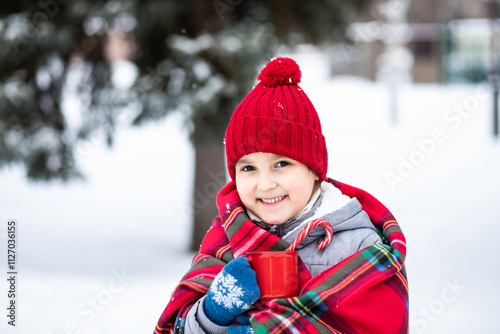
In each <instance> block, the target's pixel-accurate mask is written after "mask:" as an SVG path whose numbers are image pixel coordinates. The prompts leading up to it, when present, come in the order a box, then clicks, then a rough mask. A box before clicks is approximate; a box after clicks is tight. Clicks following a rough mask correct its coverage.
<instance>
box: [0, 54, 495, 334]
mask: <svg viewBox="0 0 500 334" xmlns="http://www.w3.org/2000/svg"><path fill="white" fill-rule="evenodd" d="M295 58H296V59H297V61H298V63H299V65H300V66H301V69H302V76H303V80H302V82H303V83H302V84H301V86H302V88H303V89H304V90H305V92H306V93H307V94H308V96H309V98H310V99H311V100H312V102H313V104H314V105H315V107H316V109H317V110H318V113H319V114H320V118H321V120H322V126H323V131H324V133H325V137H326V139H327V145H328V151H329V173H328V175H329V176H330V177H332V178H335V179H337V180H340V181H342V182H345V183H349V184H351V185H355V186H358V187H361V188H363V189H365V190H367V191H369V192H370V193H372V194H373V195H375V196H376V197H377V198H378V199H379V200H381V201H382V202H383V203H384V204H385V205H386V206H387V207H388V208H389V209H390V210H391V211H392V212H393V214H394V215H395V217H396V218H397V219H398V221H399V222H400V224H401V227H402V228H403V231H404V232H405V235H406V238H407V242H408V254H407V262H406V263H407V270H408V274H409V283H410V308H411V310H410V324H411V332H412V333H468V332H479V333H490V332H495V330H496V327H497V326H495V314H494V312H495V311H496V310H498V309H499V302H498V300H500V298H499V297H500V292H499V289H498V287H497V285H496V284H495V282H496V281H497V279H496V275H498V274H500V268H499V265H498V263H499V261H498V259H496V257H495V256H496V254H497V253H498V251H499V250H500V246H498V244H499V243H498V242H497V241H496V240H495V239H496V238H497V236H498V235H499V232H500V227H499V224H498V220H499V219H498V217H499V216H500V207H499V206H498V204H497V202H498V200H499V199H500V178H498V176H497V174H498V173H499V171H500V139H494V138H493V137H492V135H491V132H492V130H491V129H492V125H491V97H490V95H491V93H490V91H489V88H488V87H487V86H481V85H479V86H463V85H462V86H443V85H435V84H429V85H401V86H400V87H398V108H397V111H398V113H397V115H398V122H397V124H396V125H394V124H392V123H391V117H390V111H389V110H390V94H389V90H388V88H387V87H386V86H385V85H383V84H380V83H372V82H369V81H366V80H363V79H360V78H354V77H337V78H329V77H328V75H327V74H328V72H329V71H328V67H327V66H328V65H327V60H326V59H325V57H324V56H323V55H321V54H318V53H314V52H310V51H305V52H302V53H300V54H298V55H296V56H295ZM181 124H182V119H181V118H180V117H179V116H175V115H174V116H172V117H169V118H168V119H166V120H165V121H162V122H160V123H158V124H154V125H148V126H145V127H142V128H139V129H131V130H124V131H122V132H120V133H119V135H118V137H117V138H116V145H115V147H114V148H113V149H112V150H109V149H107V148H106V147H105V145H102V144H100V143H99V142H96V143H94V144H93V146H92V147H91V150H90V154H87V155H86V156H85V157H81V162H82V165H83V166H84V170H85V172H86V175H87V178H88V179H87V181H86V182H76V183H72V184H69V185H64V184H59V183H54V184H48V185H47V184H28V183H27V182H26V181H25V180H24V176H23V172H22V170H20V169H17V168H9V169H4V170H1V171H0V189H1V191H0V221H1V222H2V224H1V227H0V241H1V244H2V245H4V246H1V248H2V249H4V255H0V258H1V260H0V261H1V262H0V267H1V268H6V251H5V248H6V247H5V241H6V237H7V236H6V230H7V221H8V220H9V219H15V220H16V221H17V224H18V246H19V248H18V271H19V277H18V286H17V290H18V293H19V294H18V310H17V311H18V313H17V315H18V318H17V326H16V328H12V327H11V326H7V325H6V322H7V320H8V319H7V318H6V314H5V315H4V316H2V318H3V319H4V320H2V321H1V322H0V332H2V333H31V332H33V331H35V332H36V333H40V334H61V333H92V334H100V333H131V334H132V333H134V334H135V333H143V332H145V333H151V332H152V329H153V327H154V325H155V323H156V320H157V319H158V317H159V315H160V313H161V311H162V310H163V308H164V306H165V305H166V303H167V301H168V299H169V298H170V292H171V291H172V289H173V287H174V286H175V284H176V283H177V282H178V280H179V279H180V278H181V277H182V275H183V273H184V272H185V271H186V270H187V268H188V267H189V265H190V261H191V258H192V254H190V253H189V252H188V251H187V245H188V240H189V233H190V219H189V207H190V205H191V200H190V192H189V191H190V189H191V186H192V181H191V180H192V172H193V166H192V164H193V161H194V160H193V152H192V149H191V147H190V145H189V143H188V141H187V139H186V133H185V132H186V131H185V129H184V128H183V127H182V125H181ZM87 153H88V152H87ZM4 272H5V273H6V272H7V270H6V269H4ZM7 290H8V286H7V282H6V280H2V281H1V283H0V296H2V297H1V298H0V305H7V303H8V300H7V296H6V292H7ZM4 310H5V308H4ZM4 312H6V311H4Z"/></svg>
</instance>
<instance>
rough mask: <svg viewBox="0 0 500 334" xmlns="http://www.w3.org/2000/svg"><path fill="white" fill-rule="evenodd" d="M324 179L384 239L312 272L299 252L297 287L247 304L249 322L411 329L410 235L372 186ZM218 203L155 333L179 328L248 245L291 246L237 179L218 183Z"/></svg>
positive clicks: (292, 329)
mask: <svg viewBox="0 0 500 334" xmlns="http://www.w3.org/2000/svg"><path fill="white" fill-rule="evenodd" d="M327 181H328V182H331V183H332V184H333V185H335V186H336V187H337V188H339V189H340V190H341V192H342V193H343V194H345V195H348V196H350V197H356V198H357V199H358V200H359V202H360V203H361V205H362V207H363V209H364V210H365V211H366V213H367V214H368V215H369V217H370V219H371V220H372V222H373V224H374V225H375V226H376V227H377V229H378V230H379V231H380V234H381V235H382V239H383V240H384V244H382V245H373V246H370V247H368V248H365V249H363V250H361V251H359V252H358V253H356V254H354V255H352V256H350V257H348V258H346V259H345V260H343V261H342V262H340V263H338V264H337V265H335V266H333V267H331V268H329V269H328V270H325V271H323V272H322V273H320V274H319V275H317V276H315V277H311V275H310V274H309V272H308V271H307V269H306V268H305V266H304V264H303V263H302V262H301V261H300V260H299V267H300V268H299V270H300V272H299V276H300V278H299V280H300V286H301V292H300V293H299V295H298V296H297V297H292V298H280V299H274V300H266V301H258V302H257V303H256V304H254V307H253V308H252V309H250V310H249V311H248V312H247V314H248V315H250V324H251V326H252V327H253V329H254V331H255V333H256V334H261V333H383V334H391V333H407V332H408V284H407V279H406V271H405V268H404V260H405V255H406V243H405V238H404V236H403V233H402V232H401V229H400V228H399V225H398V223H397V222H396V220H395V219H394V217H393V216H392V214H391V213H390V212H389V210H387V209H386V207H385V206H384V205H382V204H381V203H380V202H379V201H378V200H377V199H375V198H374V197H373V196H371V195H370V194H368V193H367V192H365V191H363V190H361V189H358V188H355V187H352V186H349V185H347V184H343V183H340V182H338V181H335V180H332V179H327ZM217 206H218V208H219V214H220V216H219V217H217V218H215V219H214V221H213V224H212V227H211V229H210V230H209V231H208V232H207V235H206V236H205V238H204V240H203V242H202V245H201V247H200V251H199V253H198V254H197V255H196V256H195V257H194V259H193V265H192V267H191V269H190V270H189V271H188V272H187V274H186V275H185V276H184V277H183V278H182V280H181V282H180V283H179V285H178V286H177V287H176V289H175V290H174V292H173V293H172V298H171V300H170V302H169V303H168V305H167V307H166V308H165V310H164V311H163V313H162V315H161V317H160V320H159V321H158V324H157V326H156V329H155V331H154V333H155V334H161V333H182V332H183V327H184V321H185V318H186V315H187V313H188V312H189V310H190V308H191V307H192V305H193V304H194V303H195V302H196V301H197V300H199V299H200V298H201V297H203V296H204V295H205V294H206V293H207V291H208V288H209V287H210V284H211V283H212V280H213V279H214V278H215V276H216V275H217V273H219V271H220V270H221V269H222V268H223V266H224V265H225V264H226V263H228V262H229V261H231V260H232V259H233V258H235V257H238V256H240V255H242V254H245V253H246V252H247V251H253V250H285V249H286V248H287V247H288V243H287V242H285V241H284V240H282V239H281V238H279V237H277V236H275V235H273V234H271V233H269V232H267V231H265V230H264V229H262V228H260V227H258V226H257V225H255V224H254V223H252V222H251V221H250V220H248V217H247V215H246V214H245V211H244V208H243V204H242V203H241V201H240V198H239V196H238V193H237V191H236V186H235V183H234V182H230V183H229V184H227V185H226V186H225V187H224V188H223V189H222V190H221V191H220V193H219V194H218V196H217ZM334 240H335V239H334ZM334 240H333V241H332V242H334Z"/></svg>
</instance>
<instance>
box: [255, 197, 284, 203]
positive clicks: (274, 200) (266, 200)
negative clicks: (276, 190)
mask: <svg viewBox="0 0 500 334" xmlns="http://www.w3.org/2000/svg"><path fill="white" fill-rule="evenodd" d="M285 197H286V196H280V197H276V198H259V200H260V201H261V202H263V203H266V204H274V203H277V202H279V201H282V200H284V199H285Z"/></svg>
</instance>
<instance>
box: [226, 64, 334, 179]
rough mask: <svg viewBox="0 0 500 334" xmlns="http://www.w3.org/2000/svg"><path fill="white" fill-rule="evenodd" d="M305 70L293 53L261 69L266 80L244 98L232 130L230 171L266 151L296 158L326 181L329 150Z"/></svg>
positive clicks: (229, 132)
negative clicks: (246, 157)
mask: <svg viewBox="0 0 500 334" xmlns="http://www.w3.org/2000/svg"><path fill="white" fill-rule="evenodd" d="M300 76H301V73H300V69H299V66H298V65H297V63H296V62H295V61H294V60H293V59H290V58H284V57H279V58H275V59H273V60H271V61H270V62H269V63H268V64H267V65H266V66H265V67H264V68H263V69H262V71H261V72H260V74H259V76H258V77H257V79H259V80H260V82H259V83H258V84H257V85H256V86H255V87H254V88H253V89H252V91H251V92H250V93H249V94H248V95H247V96H246V97H245V99H243V101H242V102H241V103H240V104H239V106H238V107H237V108H236V110H235V111H234V113H233V115H232V116H231V121H230V122H229V125H228V127H227V130H226V138H225V143H226V157H227V168H228V172H229V175H230V176H231V178H232V179H233V180H236V171H235V169H234V166H235V164H236V162H237V161H238V160H239V159H240V158H241V157H243V156H244V155H247V154H251V153H255V152H263V153H272V154H276V155H281V156H284V157H288V158H290V159H293V160H296V161H298V162H300V163H302V164H304V165H306V166H307V167H309V168H310V169H312V170H313V171H314V172H315V173H316V175H318V177H319V179H320V180H321V181H323V180H325V178H326V173H327V170H328V154H327V151H326V142H325V137H324V136H323V133H322V131H321V123H320V121H319V117H318V114H317V113H316V109H314V106H313V105H312V103H311V101H310V100H309V98H308V97H307V95H306V93H305V92H304V91H303V90H302V89H301V88H300V87H299V86H298V83H299V82H300Z"/></svg>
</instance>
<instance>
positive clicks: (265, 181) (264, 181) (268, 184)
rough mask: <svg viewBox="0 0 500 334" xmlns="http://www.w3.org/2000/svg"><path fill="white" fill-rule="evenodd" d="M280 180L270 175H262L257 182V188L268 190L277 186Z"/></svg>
mask: <svg viewBox="0 0 500 334" xmlns="http://www.w3.org/2000/svg"><path fill="white" fill-rule="evenodd" d="M277 186H278V182H276V180H274V178H272V177H271V176H270V175H262V176H261V177H260V178H259V181H258V183H257V189H259V190H261V191H268V190H272V189H274V188H276V187H277Z"/></svg>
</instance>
